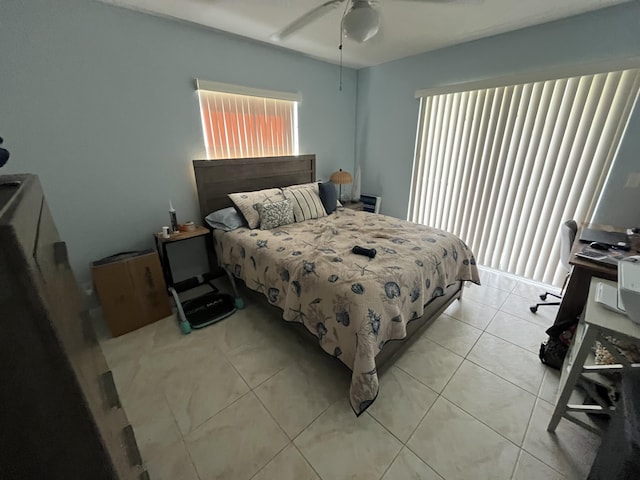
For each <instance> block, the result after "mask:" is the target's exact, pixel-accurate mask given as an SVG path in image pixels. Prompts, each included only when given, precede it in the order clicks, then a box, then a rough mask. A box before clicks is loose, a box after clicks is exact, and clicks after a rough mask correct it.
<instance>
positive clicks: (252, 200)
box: [228, 188, 284, 230]
mask: <svg viewBox="0 0 640 480" xmlns="http://www.w3.org/2000/svg"><path fill="white" fill-rule="evenodd" d="M228 196H229V198H230V199H231V201H232V202H233V203H234V204H235V206H236V207H238V210H240V212H242V215H244V218H245V219H246V220H247V223H248V224H249V228H251V229H252V230H253V229H254V228H257V227H258V225H260V215H259V214H258V211H257V210H256V209H255V207H254V205H255V204H256V203H275V202H281V201H282V200H284V195H282V190H280V189H279V188H267V189H265V190H257V191H255V192H238V193H230V194H229V195H228Z"/></svg>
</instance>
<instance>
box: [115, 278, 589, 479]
mask: <svg viewBox="0 0 640 480" xmlns="http://www.w3.org/2000/svg"><path fill="white" fill-rule="evenodd" d="M481 278H482V282H483V286H482V287H478V286H475V285H471V286H469V288H467V289H466V290H465V293H464V297H463V299H462V300H461V301H456V302H454V303H453V304H452V305H451V306H450V307H449V309H448V310H447V312H446V314H444V315H442V316H441V317H440V318H438V319H437V320H436V321H435V322H434V323H433V324H432V325H430V326H429V327H428V328H427V329H426V330H425V331H424V332H423V335H421V338H420V339H418V340H417V341H416V342H415V343H414V344H413V345H412V346H411V347H410V348H408V349H407V350H406V351H405V352H404V353H403V354H402V356H401V357H399V358H398V359H397V360H396V362H395V364H394V365H393V366H392V367H390V368H389V369H387V370H386V371H385V372H384V373H383V374H382V376H381V379H380V383H381V390H380V394H379V397H378V399H377V401H376V402H375V403H374V404H373V406H372V407H371V408H370V409H369V410H368V411H367V412H366V413H365V414H363V415H362V416H361V417H360V418H356V417H355V415H353V413H352V411H351V408H350V407H349V403H348V400H347V395H348V389H349V372H348V370H347V369H346V368H344V367H343V366H342V365H341V364H339V363H338V362H337V361H336V360H334V359H333V358H331V357H329V356H328V355H325V354H324V353H322V352H321V351H320V349H319V348H313V347H312V346H310V344H309V343H307V342H306V341H304V340H303V339H301V338H300V336H299V335H298V334H297V333H296V332H294V331H293V330H292V329H291V328H290V327H289V326H287V325H286V324H285V322H283V321H282V320H281V319H280V313H279V311H278V310H277V309H274V308H272V307H270V306H269V305H268V304H267V302H266V301H265V300H264V299H262V298H261V297H260V296H259V295H257V294H253V293H251V292H247V293H246V296H245V298H246V299H247V304H248V306H247V308H246V309H244V310H242V311H239V312H237V313H236V314H235V315H234V316H232V317H230V318H228V319H227V320H225V321H223V322H221V323H219V324H216V325H213V326H211V327H208V328H205V329H203V330H200V331H194V332H193V333H192V334H191V335H187V336H184V335H181V334H180V332H179V329H178V326H177V325H176V323H175V320H174V319H173V317H170V318H167V319H165V320H162V321H160V322H156V323H154V324H152V325H149V326H147V327H145V328H143V329H140V330H138V331H135V332H132V333H130V334H127V335H125V336H123V337H119V338H116V339H105V340H103V341H102V347H103V350H104V352H105V356H106V357H107V361H108V362H109V365H110V367H111V368H112V370H113V372H114V375H115V378H116V382H117V385H118V389H119V392H120V394H121V399H122V402H123V405H124V408H125V410H126V412H127V416H128V417H129V420H130V422H131V423H132V425H133V427H134V430H135V433H136V437H137V440H138V443H139V445H140V448H141V452H142V456H143V458H144V460H145V464H146V466H147V468H148V470H149V473H150V475H151V478H152V479H154V480H161V479H171V480H175V479H180V480H183V479H186V480H191V479H196V480H197V479H200V480H209V479H231V480H243V479H247V480H248V479H254V480H258V479H259V480H269V479H277V480H289V479H290V480H307V479H308V480H318V479H322V480H340V479H346V478H349V479H363V480H375V479H383V480H405V479H422V480H435V479H442V478H444V479H446V480H454V479H492V480H494V479H495V480H499V479H517V480H534V479H574V478H575V479H579V478H585V477H586V474H587V472H588V470H589V466H590V464H591V461H592V460H593V457H594V455H595V452H596V449H597V446H598V442H599V440H598V438H597V437H596V436H594V435H592V434H590V433H588V432H587V431H585V430H584V429H581V428H580V427H577V426H576V425H574V424H571V423H569V422H566V421H561V423H560V426H559V427H558V430H557V434H556V435H551V434H549V433H547V431H546V425H547V422H548V419H549V417H550V415H551V411H552V408H553V405H552V404H551V403H549V402H553V401H554V399H555V392H556V390H557V385H558V373H557V372H556V371H553V370H547V369H546V368H545V367H544V366H543V365H542V364H541V363H540V361H539V360H538V358H537V355H536V352H537V349H538V346H539V344H540V342H541V341H542V340H543V339H544V338H545V334H544V330H545V328H546V327H547V326H549V325H550V324H551V323H552V322H553V318H554V316H555V313H556V311H557V310H556V308H555V307H546V308H541V309H540V310H539V313H538V315H533V314H531V312H529V309H528V307H529V305H530V304H531V303H534V302H535V300H536V298H537V297H536V296H537V295H538V294H539V293H540V292H541V291H542V290H544V287H541V286H540V285H536V284H531V283H530V282H526V281H523V280H521V279H517V278H515V277H512V276H509V275H504V274H500V273H498V272H495V271H491V270H485V269H483V270H482V272H481Z"/></svg>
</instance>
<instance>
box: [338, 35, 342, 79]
mask: <svg viewBox="0 0 640 480" xmlns="http://www.w3.org/2000/svg"><path fill="white" fill-rule="evenodd" d="M338 50H340V86H339V89H340V91H342V42H340V45H339V46H338Z"/></svg>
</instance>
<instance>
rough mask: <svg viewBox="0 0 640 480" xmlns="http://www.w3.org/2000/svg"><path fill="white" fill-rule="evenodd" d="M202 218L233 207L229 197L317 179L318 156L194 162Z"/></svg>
mask: <svg viewBox="0 0 640 480" xmlns="http://www.w3.org/2000/svg"><path fill="white" fill-rule="evenodd" d="M193 170H194V171H195V175H196V187H197V189H198V202H199V203H200V215H201V216H202V217H203V218H204V217H205V216H207V215H209V214H210V213H211V212H214V211H216V210H219V209H221V208H225V207H230V206H231V205H232V203H231V200H229V197H227V195H228V194H229V193H234V192H251V191H253V190H262V189H265V188H280V187H286V186H289V185H295V184H297V183H309V182H315V180H316V156H315V155H298V156H283V157H260V158H232V159H222V160H194V161H193Z"/></svg>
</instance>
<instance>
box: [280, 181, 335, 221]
mask: <svg viewBox="0 0 640 480" xmlns="http://www.w3.org/2000/svg"><path fill="white" fill-rule="evenodd" d="M282 193H284V197H285V198H288V199H289V200H291V204H292V205H293V216H294V217H295V219H296V222H304V221H305V220H311V219H312V218H319V217H326V216H327V212H326V211H325V209H324V207H323V206H322V200H320V195H319V194H318V184H317V183H316V184H315V185H314V186H309V187H306V188H305V187H294V188H290V187H287V188H283V189H282Z"/></svg>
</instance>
